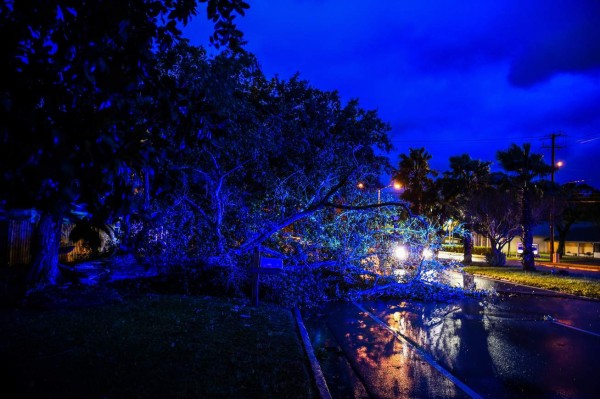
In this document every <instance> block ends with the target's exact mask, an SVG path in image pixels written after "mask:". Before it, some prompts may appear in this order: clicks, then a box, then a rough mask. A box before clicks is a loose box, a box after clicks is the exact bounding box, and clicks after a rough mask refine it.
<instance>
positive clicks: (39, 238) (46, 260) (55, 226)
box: [27, 213, 61, 289]
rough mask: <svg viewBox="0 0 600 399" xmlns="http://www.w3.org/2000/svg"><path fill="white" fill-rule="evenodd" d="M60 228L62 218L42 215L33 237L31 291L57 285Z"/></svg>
mask: <svg viewBox="0 0 600 399" xmlns="http://www.w3.org/2000/svg"><path fill="white" fill-rule="evenodd" d="M60 227H61V225H60V218H57V217H54V216H52V215H50V214H47V213H44V214H42V216H41V218H40V221H39V222H38V225H37V227H36V229H35V231H34V236H33V242H32V244H33V245H32V256H33V261H32V263H31V269H30V271H29V275H28V276H27V286H28V288H29V289H39V288H42V287H44V286H46V285H52V284H55V283H56V280H57V278H58V276H59V274H60V271H59V269H58V249H59V246H60Z"/></svg>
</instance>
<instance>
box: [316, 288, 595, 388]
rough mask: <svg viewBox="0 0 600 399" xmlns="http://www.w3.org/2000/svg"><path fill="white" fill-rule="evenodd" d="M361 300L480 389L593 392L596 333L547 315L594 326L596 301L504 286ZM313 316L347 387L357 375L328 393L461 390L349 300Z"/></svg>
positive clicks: (452, 372) (377, 315)
mask: <svg viewBox="0 0 600 399" xmlns="http://www.w3.org/2000/svg"><path fill="white" fill-rule="evenodd" d="M478 283H479V284H482V283H483V282H482V281H478ZM500 288H501V290H504V288H507V287H500ZM508 288H510V287H508ZM525 290H526V291H527V290H528V289H525ZM362 306H363V307H364V308H365V309H367V310H368V311H369V312H372V313H373V314H374V315H375V316H376V317H377V318H379V319H381V320H382V321H384V322H385V323H387V325H389V326H391V327H393V328H396V329H397V331H398V332H399V333H400V334H401V335H402V336H404V337H406V338H407V339H408V340H409V341H412V342H414V343H415V344H416V345H417V346H418V347H420V348H422V349H423V350H424V351H425V352H427V353H429V354H430V355H431V356H432V357H433V358H434V359H435V360H436V361H437V362H438V363H439V364H440V365H441V366H442V367H443V368H445V369H446V370H448V371H449V372H450V373H451V374H452V375H453V376H455V377H456V378H457V379H458V380H460V381H462V382H463V383H465V384H466V385H467V386H468V387H470V388H471V389H472V390H473V391H474V392H476V393H478V394H479V395H481V396H483V397H486V398H597V397H600V378H598V376H597V375H598V357H599V356H600V336H598V335H593V334H589V333H585V332H583V331H579V330H575V329H571V328H567V327H565V326H562V325H559V324H557V323H554V322H553V320H558V321H560V322H562V323H565V324H568V325H572V326H575V327H577V328H580V329H582V330H585V331H589V332H592V333H596V334H600V302H594V301H586V300H579V299H574V298H565V297H557V296H538V295H531V293H527V295H522V294H516V293H513V294H510V295H500V296H499V297H496V298H489V299H485V300H482V299H464V300H460V301H453V302H452V303H420V302H397V301H387V302H385V301H378V302H371V303H362ZM396 312H397V313H398V315H397V316H399V317H397V320H398V321H395V320H394V313H396ZM321 318H323V319H326V324H327V326H328V327H329V332H328V333H329V334H331V336H332V337H334V338H335V340H336V341H337V342H336V345H339V349H340V352H343V353H344V354H345V356H346V358H347V359H348V364H349V368H351V369H352V371H353V372H354V373H356V374H357V377H356V378H355V379H356V380H360V381H355V382H354V387H355V390H356V387H357V386H360V385H361V384H360V383H362V385H363V386H364V387H365V389H364V391H361V392H362V393H361V394H359V395H353V396H347V392H348V391H346V392H345V391H343V390H341V391H340V393H339V395H337V396H336V395H334V397H366V395H369V396H370V397H381V398H392V397H406V398H419V397H422V398H429V397H440V398H442V397H447V398H454V397H466V396H467V395H465V394H464V392H462V391H461V390H460V389H458V388H457V387H455V386H453V384H451V383H450V382H449V381H448V380H447V379H446V378H444V377H443V375H441V374H440V373H438V372H437V371H435V370H433V369H432V368H431V366H430V365H429V364H428V363H427V362H425V361H423V359H421V358H420V357H419V355H418V354H417V353H415V351H414V350H413V349H412V348H411V347H410V345H406V344H404V343H403V342H401V341H400V340H398V339H396V338H394V336H393V335H392V334H391V333H389V331H386V330H385V329H384V328H383V327H381V326H379V325H377V323H375V322H374V321H373V320H372V319H370V318H369V317H368V315H366V314H364V313H363V312H361V311H360V310H359V309H358V308H356V307H355V306H354V305H353V304H350V303H344V304H336V305H332V307H330V308H329V309H328V310H327V311H326V312H325V313H323V314H322V315H321ZM316 330H318V328H317V329H314V330H313V331H316ZM318 345H319V343H316V346H317V347H318ZM326 374H327V372H326ZM350 385H352V384H350ZM344 392H345V393H344ZM361 395H362V396H361Z"/></svg>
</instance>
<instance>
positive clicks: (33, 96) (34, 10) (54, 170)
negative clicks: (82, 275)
mask: <svg viewBox="0 0 600 399" xmlns="http://www.w3.org/2000/svg"><path fill="white" fill-rule="evenodd" d="M201 2H206V1H201ZM207 3H208V16H209V17H210V18H211V19H212V20H213V21H214V23H215V31H214V38H215V40H216V41H217V42H218V43H220V44H225V43H235V42H237V41H239V39H240V38H241V35H240V34H239V32H237V30H236V29H235V25H234V24H233V18H234V16H235V14H236V13H242V12H243V10H244V9H246V8H247V5H246V4H245V3H243V2H242V1H239V0H208V2H207ZM196 6H197V3H196V1H186V0H162V1H152V2H150V1H144V0H135V1H130V2H128V3H127V4H126V5H124V4H123V3H122V2H120V1H116V0H95V1H90V2H80V1H65V2H60V3H59V4H57V3H55V2H47V1H41V0H24V1H8V2H3V3H2V4H1V5H0V34H1V35H2V37H3V40H2V43H1V44H0V62H1V63H2V65H3V66H4V72H3V73H4V78H3V79H2V83H1V84H0V121H1V122H0V134H1V140H2V146H1V148H2V150H1V153H0V162H1V168H2V173H3V177H4V182H5V190H3V191H2V198H1V200H2V205H3V207H5V208H6V209H9V210H10V209H15V208H35V209H37V210H38V211H40V212H41V213H42V219H44V218H51V219H52V221H51V222H52V223H51V224H53V225H56V226H59V225H60V221H61V220H62V216H64V215H66V214H68V213H69V212H70V211H71V210H72V209H73V207H74V206H75V204H79V205H85V206H86V208H87V210H88V211H89V212H90V213H91V214H92V217H93V218H94V219H96V220H102V219H107V218H108V217H110V216H111V214H118V213H121V214H126V213H128V212H130V211H131V206H132V204H133V201H132V199H133V197H134V196H133V194H134V192H135V189H136V187H135V179H132V176H134V175H135V174H136V173H138V174H139V173H140V172H139V171H141V170H142V169H143V168H144V167H145V165H147V164H148V161H149V157H150V156H151V155H152V153H153V151H154V150H155V148H153V147H152V146H149V145H148V140H149V135H151V134H152V133H153V132H154V131H155V128H156V126H157V125H160V124H161V122H160V121H157V120H156V117H157V116H158V115H160V114H159V113H156V112H154V111H155V103H154V98H156V97H161V96H163V93H162V90H163V89H164V88H163V87H161V86H160V85H157V82H158V79H157V70H156V68H155V67H154V66H155V51H156V50H157V49H160V50H165V49H168V48H169V47H170V46H172V45H173V44H174V43H176V42H178V41H179V40H180V38H181V32H180V31H179V29H178V26H179V24H185V23H187V22H188V20H189V18H191V17H192V16H194V15H195V14H196V12H197V11H196ZM45 242H46V246H47V248H44V246H42V247H40V248H39V249H40V251H42V252H44V251H45V252H47V253H41V252H40V253H38V254H37V255H36V261H34V268H36V267H37V268H47V269H49V270H54V269H55V267H56V256H55V255H56V251H54V252H52V250H50V248H49V247H53V246H57V245H58V243H57V242H55V240H54V241H53V240H50V241H45ZM52 253H54V255H52ZM40 262H46V263H48V262H51V263H52V264H46V265H42V264H41V263H40ZM54 274H56V273H55V272H54V271H52V272H50V273H34V274H33V275H36V276H39V279H38V280H37V281H31V284H32V285H43V284H45V283H47V282H52V281H46V279H45V278H44V276H49V275H54Z"/></svg>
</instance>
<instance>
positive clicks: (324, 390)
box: [294, 308, 331, 399]
mask: <svg viewBox="0 0 600 399" xmlns="http://www.w3.org/2000/svg"><path fill="white" fill-rule="evenodd" d="M294 315H295V316H296V323H297V324H298V329H299V330H300V336H301V337H302V343H303V344H304V351H305V352H306V355H307V356H308V360H309V362H310V367H311V369H312V372H313V376H314V377H315V382H316V384H317V389H318V391H319V397H320V398H321V399H331V392H329V387H327V382H326V381H325V377H324V376H323V371H322V370H321V365H320V364H319V362H318V360H317V357H316V356H315V352H314V350H313V347H312V344H311V343H310V338H309V336H308V331H306V326H304V322H303V321H302V315H301V314H300V310H298V308H294Z"/></svg>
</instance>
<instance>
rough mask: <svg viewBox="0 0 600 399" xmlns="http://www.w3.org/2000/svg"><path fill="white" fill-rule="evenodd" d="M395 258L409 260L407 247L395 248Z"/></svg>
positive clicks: (399, 246)
mask: <svg viewBox="0 0 600 399" xmlns="http://www.w3.org/2000/svg"><path fill="white" fill-rule="evenodd" d="M394 256H395V257H396V258H397V259H398V260H406V259H408V251H407V250H406V247H405V246H403V245H398V246H396V248H394Z"/></svg>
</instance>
